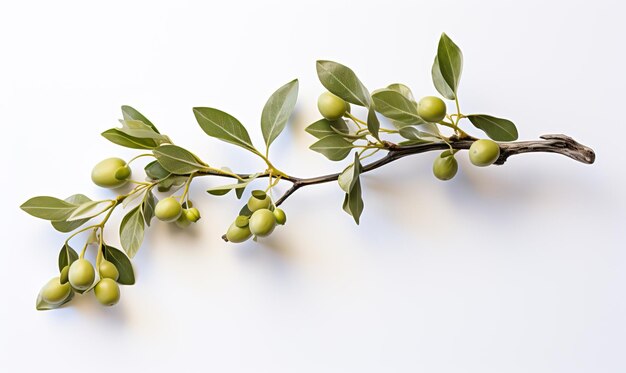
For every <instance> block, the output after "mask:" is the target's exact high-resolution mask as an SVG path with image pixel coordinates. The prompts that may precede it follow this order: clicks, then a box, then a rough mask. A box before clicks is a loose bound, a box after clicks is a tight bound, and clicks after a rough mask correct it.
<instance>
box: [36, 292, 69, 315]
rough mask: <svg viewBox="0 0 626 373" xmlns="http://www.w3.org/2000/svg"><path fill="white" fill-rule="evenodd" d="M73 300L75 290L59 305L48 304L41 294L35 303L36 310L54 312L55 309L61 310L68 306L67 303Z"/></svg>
mask: <svg viewBox="0 0 626 373" xmlns="http://www.w3.org/2000/svg"><path fill="white" fill-rule="evenodd" d="M72 298H74V290H70V293H69V294H68V295H67V298H65V299H64V300H63V302H61V303H59V304H50V303H48V302H46V301H45V300H44V299H43V297H42V296H41V293H39V294H38V295H37V301H36V302H35V308H37V311H48V310H53V309H55V308H59V307H61V306H62V305H64V304H66V303H67V302H69V301H71V300H72Z"/></svg>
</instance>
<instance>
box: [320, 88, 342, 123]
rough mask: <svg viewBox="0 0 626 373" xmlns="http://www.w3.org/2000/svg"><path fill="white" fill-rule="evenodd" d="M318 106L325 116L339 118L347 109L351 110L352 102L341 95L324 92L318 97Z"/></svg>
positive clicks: (332, 118)
mask: <svg viewBox="0 0 626 373" xmlns="http://www.w3.org/2000/svg"><path fill="white" fill-rule="evenodd" d="M317 108H318V109H319V111H320V114H322V116H323V117H324V118H326V119H328V120H337V119H339V118H341V117H342V116H343V115H344V114H345V113H346V111H349V110H350V104H348V103H347V102H346V101H344V99H342V98H341V97H337V96H335V95H334V94H332V93H330V92H324V93H322V94H321V95H320V97H319V98H318V99H317Z"/></svg>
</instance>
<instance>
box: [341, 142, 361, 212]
mask: <svg viewBox="0 0 626 373" xmlns="http://www.w3.org/2000/svg"><path fill="white" fill-rule="evenodd" d="M361 170H362V167H361V162H360V161H359V156H358V154H355V155H354V163H353V164H352V178H351V180H350V184H349V186H348V190H349V192H348V193H346V196H345V198H344V201H343V209H344V211H346V212H347V213H348V214H350V215H352V217H353V218H354V221H355V222H356V223H357V224H359V220H360V218H361V213H362V212H363V207H364V204H363V198H362V196H361V194H362V191H361V180H360V175H361Z"/></svg>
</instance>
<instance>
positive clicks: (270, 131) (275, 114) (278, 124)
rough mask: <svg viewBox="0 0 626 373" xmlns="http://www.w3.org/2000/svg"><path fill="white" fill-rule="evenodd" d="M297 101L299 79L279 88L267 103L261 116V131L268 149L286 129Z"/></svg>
mask: <svg viewBox="0 0 626 373" xmlns="http://www.w3.org/2000/svg"><path fill="white" fill-rule="evenodd" d="M297 99H298V79H295V80H292V81H291V82H289V83H287V84H285V85H284V86H282V87H280V88H278V90H277V91H276V92H274V93H273V94H272V96H270V98H269V100H267V102H266V103H265V107H263V113H262V114H261V131H262V132H263V138H264V139H265V146H266V147H267V148H269V147H270V144H271V143H272V142H273V141H274V140H275V139H276V137H278V135H280V133H281V132H282V131H283V130H284V129H285V125H287V120H289V117H290V116H291V113H292V112H293V109H294V108H295V106H296V100H297Z"/></svg>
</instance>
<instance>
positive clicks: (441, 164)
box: [433, 155, 459, 180]
mask: <svg viewBox="0 0 626 373" xmlns="http://www.w3.org/2000/svg"><path fill="white" fill-rule="evenodd" d="M458 170H459V164H458V163H457V161H456V159H455V158H454V156H452V155H449V156H447V157H441V156H439V157H437V158H435V162H434V163H433V174H435V177H436V178H437V179H439V180H450V179H452V178H453V177H454V175H456V172H457V171H458Z"/></svg>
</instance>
